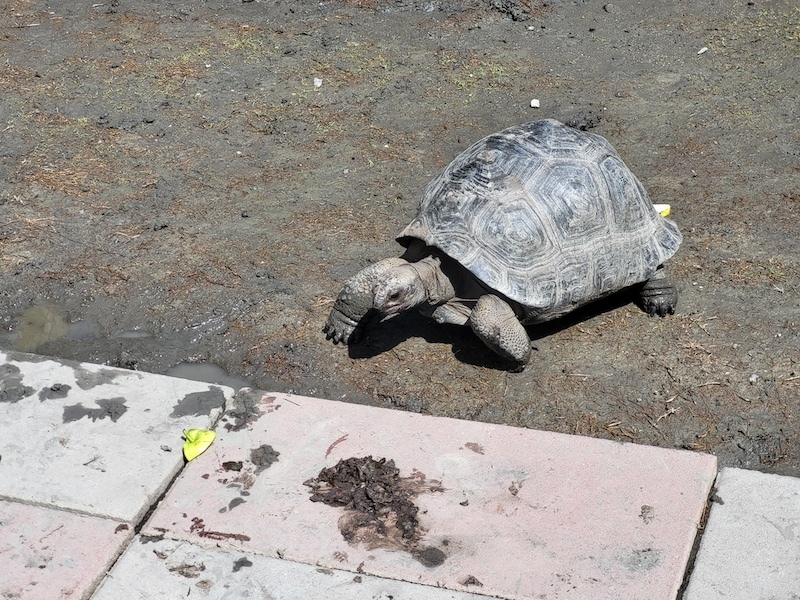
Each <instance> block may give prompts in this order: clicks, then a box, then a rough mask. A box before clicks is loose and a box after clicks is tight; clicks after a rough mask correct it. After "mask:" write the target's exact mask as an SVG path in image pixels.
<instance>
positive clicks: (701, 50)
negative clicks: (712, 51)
mask: <svg viewBox="0 0 800 600" xmlns="http://www.w3.org/2000/svg"><path fill="white" fill-rule="evenodd" d="M705 52H708V48H706V47H705V46H703V47H702V48H700V50H698V51H697V53H698V54H703V53H705Z"/></svg>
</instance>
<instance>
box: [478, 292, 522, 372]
mask: <svg viewBox="0 0 800 600" xmlns="http://www.w3.org/2000/svg"><path fill="white" fill-rule="evenodd" d="M469 324H470V327H472V331H474V332H475V335H477V336H478V337H479V338H480V339H481V341H482V342H483V343H484V344H486V345H487V346H489V348H491V349H492V350H494V352H496V353H497V354H499V355H500V356H502V357H503V358H505V359H508V360H512V361H514V362H515V363H517V365H518V370H520V371H521V370H522V369H524V368H525V365H526V364H528V360H530V357H531V340H530V338H529V337H528V333H527V332H526V331H525V328H524V327H523V326H522V323H520V322H519V320H518V319H517V316H516V315H515V314H514V310H513V309H512V308H511V307H510V306H509V305H508V303H506V302H505V301H503V300H501V299H500V298H498V297H497V296H494V295H491V294H487V295H485V296H481V297H480V298H479V299H478V301H477V302H476V303H475V307H474V308H473V309H472V313H470V317H469Z"/></svg>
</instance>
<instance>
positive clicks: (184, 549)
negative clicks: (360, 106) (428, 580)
mask: <svg viewBox="0 0 800 600" xmlns="http://www.w3.org/2000/svg"><path fill="white" fill-rule="evenodd" d="M195 595H197V596H199V597H201V598H206V599H208V600H215V599H220V600H222V599H231V598H236V599H239V598H257V599H258V600H263V599H264V598H270V599H274V600H309V598H325V599H326V600H488V596H482V595H478V594H469V593H464V592H454V591H449V590H444V589H437V588H433V587H428V586H423V585H417V584H413V583H408V582H405V581H394V580H391V579H381V578H379V577H372V576H370V575H365V574H354V573H351V572H348V571H342V570H339V569H329V568H325V567H315V566H312V565H304V564H300V563H295V562H291V561H286V560H280V559H277V558H268V557H264V556H258V555H255V554H248V553H245V552H239V551H233V550H223V549H218V548H205V547H203V546H199V545H196V544H192V543H189V542H184V541H175V540H148V539H147V538H141V537H137V538H136V539H135V540H134V541H133V543H132V544H131V546H129V547H128V549H127V550H126V551H125V553H124V554H123V555H122V557H121V558H120V560H119V561H118V562H117V564H116V565H114V568H113V569H112V571H111V573H110V574H109V576H108V577H107V578H106V579H105V580H104V581H103V583H102V584H101V586H100V588H99V589H98V591H97V592H96V593H95V594H94V596H92V599H93V600H120V599H121V598H125V599H126V600H139V599H141V600H151V599H153V598H194V597H195Z"/></svg>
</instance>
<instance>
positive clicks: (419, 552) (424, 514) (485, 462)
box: [143, 390, 716, 600]
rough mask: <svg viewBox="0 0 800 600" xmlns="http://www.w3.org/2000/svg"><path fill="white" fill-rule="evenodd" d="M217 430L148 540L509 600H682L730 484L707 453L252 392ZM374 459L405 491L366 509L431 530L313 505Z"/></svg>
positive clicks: (152, 524) (381, 494)
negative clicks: (712, 506) (322, 490)
mask: <svg viewBox="0 0 800 600" xmlns="http://www.w3.org/2000/svg"><path fill="white" fill-rule="evenodd" d="M217 431H218V438H217V442H216V443H215V444H214V445H213V446H212V447H211V448H210V449H209V450H208V451H207V452H206V453H205V454H204V455H202V456H200V457H199V458H198V459H196V460H195V461H193V462H191V463H189V465H188V466H187V468H186V469H185V470H184V472H183V473H182V474H181V476H180V477H179V478H178V480H177V481H176V483H175V485H174V486H173V488H172V489H171V490H170V492H169V493H168V494H167V495H166V497H165V499H164V500H163V502H162V503H161V504H160V505H159V507H158V508H157V510H156V511H155V512H154V514H153V515H152V517H151V519H150V521H149V522H148V523H147V525H146V526H145V529H144V530H143V533H146V534H148V535H153V536H163V537H165V538H167V539H178V540H186V541H191V542H193V543H197V544H204V545H214V546H219V547H223V548H229V549H233V550H236V551H239V552H243V553H247V554H248V555H250V554H259V555H266V556H273V557H275V556H277V557H280V558H284V559H289V560H293V561H297V562H302V563H307V564H313V565H317V566H320V567H324V568H336V569H342V570H349V571H357V572H363V573H367V574H371V575H375V576H379V577H386V578H392V579H401V580H406V581H410V582H414V583H422V584H426V585H430V586H439V587H445V588H447V589H451V590H459V591H466V592H477V593H480V594H484V595H490V596H498V597H501V598H538V597H546V598H548V599H551V600H552V599H559V598H570V599H578V598H586V599H589V598H591V599H592V600H601V599H603V598H614V599H615V600H616V599H618V598H622V597H624V598H628V599H631V600H633V599H638V598H641V599H643V600H644V599H647V600H661V599H664V600H667V599H670V600H671V599H673V598H675V596H676V594H677V592H678V588H679V586H680V584H681V581H682V577H683V574H684V570H685V565H686V562H687V560H688V557H689V553H690V550H691V547H692V543H693V540H694V538H695V534H696V529H697V526H698V523H699V521H700V518H701V516H702V513H703V510H704V506H705V502H706V498H707V495H708V492H709V489H710V487H711V485H712V483H713V481H714V477H715V475H716V459H715V458H714V457H713V456H708V455H702V454H696V453H690V452H684V451H675V450H664V449H659V448H653V447H648V446H637V445H632V444H621V443H617V442H611V441H606V440H596V439H590V438H582V437H575V436H568V435H561V434H555V433H548V432H540V431H531V430H526V429H519V428H512V427H505V426H500V425H490V424H485V423H476V422H470V421H457V420H452V419H443V418H434V417H428V416H423V415H418V414H412V413H404V412H400V411H392V410H385V409H378V408H372V407H365V406H358V405H353V404H345V403H338V402H331V401H326V400H318V399H313V398H306V397H299V396H291V395H285V394H262V393H260V392H255V391H252V390H241V391H240V392H239V393H238V394H237V395H236V397H235V400H234V402H233V405H232V407H231V408H230V410H229V411H228V412H227V413H226V415H225V416H223V418H222V419H221V421H220V423H219V426H218V429H217ZM365 456H372V457H374V458H375V459H377V458H379V457H380V458H385V459H391V460H393V461H394V462H395V465H396V467H397V468H398V469H399V476H400V479H399V480H398V481H397V482H396V485H395V484H392V485H391V486H388V487H387V486H383V487H381V486H380V485H376V484H371V487H370V488H369V489H366V490H365V489H364V488H363V486H362V487H361V488H360V489H361V492H360V493H361V496H360V498H361V500H363V499H364V497H365V495H366V496H367V497H368V498H372V499H373V500H375V501H376V502H378V500H380V501H381V502H382V501H383V499H385V498H389V499H390V500H391V501H394V500H398V501H399V500H402V499H407V500H409V501H412V502H413V503H414V505H415V506H417V507H418V509H419V512H418V514H417V515H416V517H417V518H418V521H419V527H418V528H416V529H414V528H413V526H409V519H408V513H404V512H403V510H401V508H398V507H397V506H395V507H394V508H388V507H385V506H384V507H383V508H381V507H380V506H378V507H376V510H377V512H376V513H375V514H377V515H378V518H377V519H376V518H373V517H371V516H370V515H366V516H365V515H364V514H363V513H359V512H357V511H355V510H352V509H348V508H346V507H341V506H338V507H337V506H329V505H326V504H324V503H322V502H312V501H310V496H311V492H312V489H311V488H310V487H309V486H308V485H304V482H307V480H309V479H312V478H315V477H317V475H318V474H320V471H321V470H322V469H323V468H326V467H331V466H334V465H336V464H337V463H338V461H339V460H341V459H350V458H361V457H365ZM348 464H349V463H348ZM362 467H363V468H364V469H366V470H367V471H368V470H369V469H368V467H369V465H368V464H367V463H363V464H362ZM387 490H389V491H390V492H391V493H388V492H387ZM359 502H360V501H359ZM378 504H380V502H378ZM401 504H402V503H401ZM361 505H364V503H363V502H361ZM398 523H399V524H400V527H399V528H398V526H397V524H398ZM403 533H405V534H407V535H406V536H405V537H404V535H403ZM345 536H347V537H348V538H349V541H348V539H345Z"/></svg>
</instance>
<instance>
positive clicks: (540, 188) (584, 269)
mask: <svg viewBox="0 0 800 600" xmlns="http://www.w3.org/2000/svg"><path fill="white" fill-rule="evenodd" d="M397 241H398V242H399V243H400V244H401V245H402V246H404V247H405V252H404V253H403V254H402V256H400V257H393V258H388V259H385V260H382V261H380V262H377V263H374V264H372V265H370V266H368V267H367V268H365V269H364V270H362V271H361V272H359V273H358V274H356V275H355V276H354V277H352V278H351V279H350V280H348V281H347V282H346V284H345V286H344V288H343V289H342V291H341V292H340V293H339V295H338V297H337V299H336V302H335V304H334V306H333V309H332V310H331V312H330V316H329V317H328V320H327V323H326V325H325V327H324V332H325V333H326V334H327V338H328V339H330V340H333V342H334V343H339V342H342V343H345V344H352V343H356V342H358V341H359V340H360V339H361V338H362V337H363V335H364V329H365V326H366V325H367V323H368V322H369V321H370V320H372V318H373V317H375V316H376V315H381V316H383V317H390V316H393V315H396V314H398V313H400V312H401V311H404V310H407V309H410V308H413V307H418V308H419V309H420V310H421V312H422V313H423V314H425V315H427V316H429V317H432V318H433V319H434V320H435V321H437V322H439V323H453V324H457V325H469V326H470V327H471V328H472V330H473V331H474V332H475V334H476V335H477V336H478V337H479V338H480V339H481V340H482V341H483V342H484V343H485V344H486V345H487V346H488V347H489V348H491V349H492V350H493V351H494V352H496V353H497V354H499V355H500V356H501V357H503V358H505V359H508V360H510V361H512V362H513V363H514V366H515V368H516V370H522V369H523V368H524V366H525V365H526V364H527V363H528V361H529V359H530V355H531V343H530V338H529V337H528V334H527V331H526V329H525V326H526V325H531V324H536V323H542V322H545V321H549V320H551V319H555V318H557V317H560V316H562V315H565V314H567V313H569V312H570V311H573V310H575V309H576V308H578V307H580V306H583V305H585V304H587V303H589V302H592V301H594V300H597V299H599V298H602V297H604V296H607V295H609V294H612V293H614V292H616V291H618V290H621V289H623V288H627V287H630V286H635V285H638V286H639V289H638V293H639V298H640V301H641V305H642V308H643V309H644V310H645V311H646V312H647V313H648V314H649V315H651V316H652V315H659V316H662V317H663V316H666V315H667V314H674V312H675V306H676V303H677V300H678V294H677V290H676V289H675V286H674V285H673V284H672V283H671V282H670V280H669V279H668V278H667V275H666V273H665V270H664V268H663V263H664V261H665V260H667V259H668V258H670V257H671V256H672V255H673V254H674V253H675V252H676V251H677V249H678V246H679V245H680V243H681V234H680V231H679V230H678V227H677V226H676V225H675V224H674V223H673V222H672V221H670V220H668V219H665V218H664V217H662V216H661V214H660V213H659V211H658V210H657V209H656V208H655V207H654V206H653V204H652V203H651V201H650V199H649V198H648V195H647V192H646V191H645V189H644V187H643V186H642V184H641V183H640V182H639V180H638V179H637V178H636V176H635V175H634V174H633V173H632V172H631V171H630V170H629V169H628V167H626V166H625V163H623V162H622V159H620V157H619V155H618V154H617V152H616V151H615V150H614V148H613V147H612V146H611V144H609V142H608V141H607V140H605V139H604V138H603V137H601V136H599V135H596V134H592V133H588V132H585V131H579V130H577V129H573V128H571V127H568V126H566V125H564V124H562V123H560V122H558V121H556V120H553V119H545V120H540V121H534V122H531V123H526V124H523V125H516V126H513V127H509V128H507V129H504V130H503V131H500V132H498V133H494V134H492V135H489V136H488V137H485V138H483V139H482V140H480V141H479V142H476V143H475V144H473V145H472V146H470V147H469V148H468V149H467V150H465V151H464V152H462V153H461V154H459V155H458V156H457V157H456V158H455V159H454V160H453V162H451V163H450V165H449V166H448V167H447V168H445V169H444V171H443V172H442V173H441V174H439V175H438V176H436V177H435V178H434V179H433V180H432V181H431V182H430V183H429V184H428V186H427V188H426V189H425V192H424V194H423V196H422V201H421V202H420V205H419V210H418V212H417V216H416V217H415V218H414V220H413V221H412V222H411V224H409V225H408V227H406V228H405V230H404V231H403V232H402V233H401V234H400V235H399V237H398V238H397Z"/></svg>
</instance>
